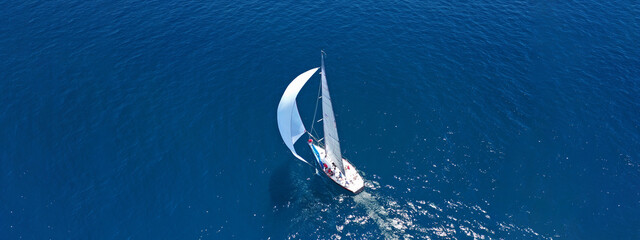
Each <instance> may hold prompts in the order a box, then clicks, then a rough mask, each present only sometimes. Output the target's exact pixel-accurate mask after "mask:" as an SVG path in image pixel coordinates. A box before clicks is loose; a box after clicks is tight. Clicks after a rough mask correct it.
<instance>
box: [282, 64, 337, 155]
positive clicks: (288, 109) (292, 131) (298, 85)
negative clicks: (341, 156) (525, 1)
mask: <svg viewBox="0 0 640 240" xmlns="http://www.w3.org/2000/svg"><path fill="white" fill-rule="evenodd" d="M317 70H318V68H313V69H311V70H309V71H306V72H304V73H302V74H300V75H299V76H298V77H296V78H295V79H293V81H292V82H291V83H290V84H289V86H287V89H286V90H284V94H283V95H282V98H281V99H280V103H279V104H278V128H279V129H280V135H281V136H282V140H284V143H285V144H286V145H287V147H289V149H290V150H291V152H292V153H293V155H294V156H296V157H297V158H298V159H300V160H302V161H303V162H305V163H307V164H309V162H307V161H306V160H304V158H302V157H300V155H298V153H296V149H295V148H294V147H293V144H294V143H295V142H296V141H298V139H299V138H300V136H302V134H304V132H305V131H306V129H305V128H304V124H303V123H302V119H301V118H300V113H299V112H298V105H297V104H296V97H297V96H298V93H299V92H300V90H301V89H302V87H303V86H304V84H305V83H307V80H309V78H311V76H313V74H314V73H316V71H317ZM323 72H324V71H323ZM323 76H324V75H323ZM323 79H324V78H323ZM329 104H331V103H329ZM329 107H331V105H329ZM331 116H332V118H333V113H331ZM325 129H326V127H325ZM334 131H335V125H334ZM337 136H338V135H337V133H336V137H337ZM339 150H340V149H339V148H338V152H339ZM340 166H342V164H340Z"/></svg>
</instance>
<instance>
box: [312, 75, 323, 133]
mask: <svg viewBox="0 0 640 240" xmlns="http://www.w3.org/2000/svg"><path fill="white" fill-rule="evenodd" d="M320 74H324V73H323V72H320ZM321 90H322V81H321V82H320V84H319V85H318V97H317V98H316V109H315V110H313V119H311V131H309V132H312V131H313V124H314V123H316V121H315V120H316V114H317V113H318V102H319V101H320V93H321Z"/></svg>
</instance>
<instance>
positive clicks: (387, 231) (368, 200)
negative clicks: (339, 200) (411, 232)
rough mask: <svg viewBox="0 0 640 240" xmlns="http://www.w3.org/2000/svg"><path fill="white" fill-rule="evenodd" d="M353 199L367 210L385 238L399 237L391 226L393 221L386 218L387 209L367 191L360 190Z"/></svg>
mask: <svg viewBox="0 0 640 240" xmlns="http://www.w3.org/2000/svg"><path fill="white" fill-rule="evenodd" d="M353 200H354V201H355V202H356V203H357V204H359V205H361V206H363V207H364V208H365V209H366V210H367V215H369V217H370V218H371V219H373V221H374V222H375V223H376V224H377V225H378V228H379V229H380V231H381V232H382V235H384V238H385V239H400V238H399V237H398V236H397V235H396V234H395V233H394V232H393V228H392V224H393V221H392V220H391V219H389V218H388V214H389V213H388V212H387V210H385V209H384V207H382V205H380V203H379V202H378V200H376V198H375V197H374V196H373V195H371V194H369V193H368V192H361V193H360V194H358V195H357V196H355V197H354V198H353Z"/></svg>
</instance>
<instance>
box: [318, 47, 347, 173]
mask: <svg viewBox="0 0 640 240" xmlns="http://www.w3.org/2000/svg"><path fill="white" fill-rule="evenodd" d="M321 58H322V60H321V61H322V62H321V63H322V65H320V68H321V70H320V71H321V72H320V74H321V76H322V118H323V119H322V122H323V127H324V128H323V129H324V143H325V148H326V150H327V157H328V158H329V159H330V160H331V161H332V162H334V163H335V164H336V166H337V167H338V169H339V170H340V172H344V166H343V165H342V153H341V152H340V139H339V138H338V129H337V128H336V118H335V116H334V115H333V106H332V105H331V96H330V95H329V86H328V85H327V75H326V73H325V71H324V55H322V56H321Z"/></svg>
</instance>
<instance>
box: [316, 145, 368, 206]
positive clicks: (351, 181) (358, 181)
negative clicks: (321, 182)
mask: <svg viewBox="0 0 640 240" xmlns="http://www.w3.org/2000/svg"><path fill="white" fill-rule="evenodd" d="M309 147H311V150H312V151H313V153H314V156H315V157H316V160H317V161H318V163H319V164H320V166H322V167H321V168H322V171H323V172H324V174H325V175H326V176H327V177H329V178H330V179H331V180H333V181H334V182H335V183H337V184H338V185H340V186H341V187H343V188H345V189H347V190H349V191H351V192H353V193H356V194H357V193H360V192H361V191H362V190H363V189H364V180H363V179H362V177H361V176H360V174H359V173H358V171H357V170H356V168H355V167H354V166H353V165H352V164H351V163H350V162H349V161H347V160H346V159H344V158H343V159H342V164H343V166H344V172H342V171H340V170H339V169H338V168H337V167H335V162H333V161H334V160H333V159H330V158H328V157H327V155H326V151H325V149H324V148H322V147H320V146H319V145H316V144H313V143H309ZM324 164H326V165H327V167H324Z"/></svg>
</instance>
